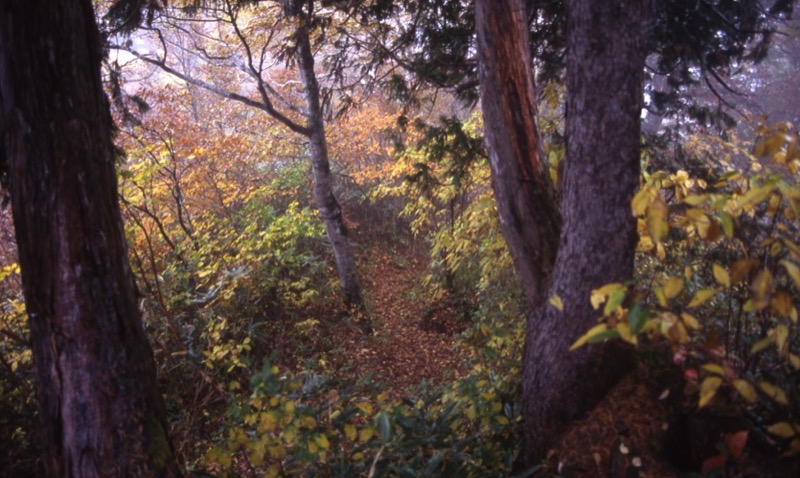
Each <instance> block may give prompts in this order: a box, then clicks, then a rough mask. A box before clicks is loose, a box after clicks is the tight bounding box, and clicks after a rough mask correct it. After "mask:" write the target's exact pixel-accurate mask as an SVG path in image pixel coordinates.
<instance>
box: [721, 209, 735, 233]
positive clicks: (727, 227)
mask: <svg viewBox="0 0 800 478" xmlns="http://www.w3.org/2000/svg"><path fill="white" fill-rule="evenodd" d="M719 219H720V222H722V231H723V232H724V233H725V236H726V237H728V238H731V237H733V219H731V216H730V215H728V214H727V213H724V212H723V213H722V214H720V215H719Z"/></svg>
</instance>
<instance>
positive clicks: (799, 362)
mask: <svg viewBox="0 0 800 478" xmlns="http://www.w3.org/2000/svg"><path fill="white" fill-rule="evenodd" d="M789 362H791V363H792V367H794V369H795V370H800V357H798V356H797V355H795V354H789Z"/></svg>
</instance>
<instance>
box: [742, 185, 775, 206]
mask: <svg viewBox="0 0 800 478" xmlns="http://www.w3.org/2000/svg"><path fill="white" fill-rule="evenodd" d="M772 189H773V186H772V185H767V186H761V187H758V188H753V189H751V190H749V191H747V193H746V194H745V195H744V196H742V197H741V198H739V205H740V206H748V205H751V204H758V203H761V202H763V201H765V200H766V199H767V198H768V197H769V196H770V194H771V193H772Z"/></svg>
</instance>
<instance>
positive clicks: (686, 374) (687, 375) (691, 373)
mask: <svg viewBox="0 0 800 478" xmlns="http://www.w3.org/2000/svg"><path fill="white" fill-rule="evenodd" d="M683 378H684V380H686V381H687V382H691V381H696V380H697V370H695V369H693V368H687V369H686V370H684V371H683Z"/></svg>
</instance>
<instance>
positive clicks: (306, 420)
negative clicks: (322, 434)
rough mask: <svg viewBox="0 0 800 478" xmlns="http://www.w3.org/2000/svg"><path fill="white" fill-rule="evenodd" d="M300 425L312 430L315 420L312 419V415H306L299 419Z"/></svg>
mask: <svg viewBox="0 0 800 478" xmlns="http://www.w3.org/2000/svg"><path fill="white" fill-rule="evenodd" d="M300 426H302V427H304V428H308V429H310V430H313V429H315V428H317V421H316V420H314V417H310V416H308V415H306V416H304V417H303V418H301V419H300Z"/></svg>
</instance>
